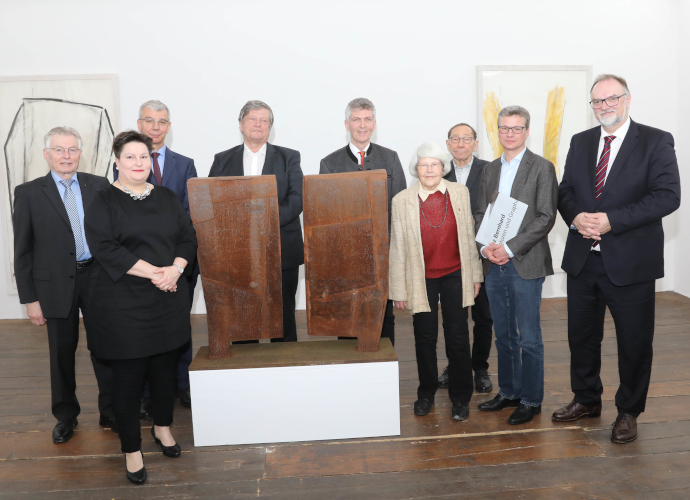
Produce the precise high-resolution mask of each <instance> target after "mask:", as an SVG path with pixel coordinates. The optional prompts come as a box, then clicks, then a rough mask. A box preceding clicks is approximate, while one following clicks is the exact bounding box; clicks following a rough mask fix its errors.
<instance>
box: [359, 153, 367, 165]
mask: <svg viewBox="0 0 690 500" xmlns="http://www.w3.org/2000/svg"><path fill="white" fill-rule="evenodd" d="M358 153H359V156H360V159H359V164H360V165H364V155H365V154H366V153H365V152H364V151H358Z"/></svg>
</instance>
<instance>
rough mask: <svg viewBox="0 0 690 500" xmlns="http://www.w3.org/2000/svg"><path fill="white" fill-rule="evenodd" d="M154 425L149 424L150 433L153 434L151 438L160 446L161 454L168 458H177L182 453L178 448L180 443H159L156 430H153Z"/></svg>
mask: <svg viewBox="0 0 690 500" xmlns="http://www.w3.org/2000/svg"><path fill="white" fill-rule="evenodd" d="M153 428H154V426H153V425H152V426H151V435H152V436H153V439H154V440H155V441H156V444H157V445H158V446H160V447H161V451H162V452H163V455H165V456H166V457H170V458H177V457H179V456H180V455H181V454H182V450H181V449H180V445H179V444H177V443H175V444H174V445H173V446H164V445H163V443H161V440H160V439H158V438H157V437H156V431H154V430H153Z"/></svg>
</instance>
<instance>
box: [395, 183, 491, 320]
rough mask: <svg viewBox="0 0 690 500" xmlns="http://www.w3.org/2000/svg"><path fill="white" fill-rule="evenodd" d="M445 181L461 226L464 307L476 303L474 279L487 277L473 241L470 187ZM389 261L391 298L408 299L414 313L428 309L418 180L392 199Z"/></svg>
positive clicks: (476, 281) (459, 242)
mask: <svg viewBox="0 0 690 500" xmlns="http://www.w3.org/2000/svg"><path fill="white" fill-rule="evenodd" d="M441 182H445V183H446V188H447V189H448V197H449V199H450V204H451V206H452V208H453V210H454V213H455V223H456V224H457V226H458V245H459V247H460V264H461V266H462V267H461V268H460V273H461V276H462V307H468V306H471V305H474V286H473V283H481V282H482V281H484V278H483V275H482V268H481V263H480V262H479V255H478V254H477V248H476V246H475V245H474V222H473V221H472V212H471V211H470V196H469V192H468V190H467V188H466V187H465V186H463V185H462V184H459V183H452V182H449V181H445V180H442V181H441ZM391 218H392V219H393V230H392V232H391V248H390V261H389V262H390V265H389V268H388V274H389V277H388V283H389V287H390V288H389V291H388V298H389V299H390V300H405V301H407V310H408V311H411V312H412V314H416V313H419V312H429V311H431V308H430V307H429V298H428V296H427V293H426V280H425V279H424V249H423V248H422V232H421V228H420V226H419V224H420V221H419V183H418V182H416V183H415V184H413V185H412V187H411V188H409V189H406V190H404V191H402V192H401V193H400V194H398V195H397V196H396V197H395V199H394V200H393V212H392V215H391Z"/></svg>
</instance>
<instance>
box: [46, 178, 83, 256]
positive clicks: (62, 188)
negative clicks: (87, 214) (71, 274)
mask: <svg viewBox="0 0 690 500" xmlns="http://www.w3.org/2000/svg"><path fill="white" fill-rule="evenodd" d="M50 175H52V176H53V180H54V181H55V185H56V186H57V188H58V191H59V192H60V199H61V200H64V199H65V192H66V191H67V188H66V187H65V186H63V185H62V183H60V181H61V180H62V177H60V176H59V175H58V174H56V173H55V172H53V171H52V170H51V171H50ZM70 179H74V182H73V183H72V185H71V186H70V188H71V189H72V192H73V193H74V200H75V201H76V202H77V212H79V226H80V227H81V238H82V241H83V242H84V253H83V254H81V256H79V255H77V258H79V257H81V258H79V260H88V259H90V258H91V257H92V256H91V252H90V251H89V244H88V243H87V241H86V233H85V232H84V201H83V199H82V197H81V187H80V186H79V179H77V173H76V172H74V175H72V177H70Z"/></svg>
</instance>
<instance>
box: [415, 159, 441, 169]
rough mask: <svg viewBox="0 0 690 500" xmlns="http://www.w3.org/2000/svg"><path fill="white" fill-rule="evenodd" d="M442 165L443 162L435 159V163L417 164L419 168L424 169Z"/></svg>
mask: <svg viewBox="0 0 690 500" xmlns="http://www.w3.org/2000/svg"><path fill="white" fill-rule="evenodd" d="M440 166H441V164H440V163H439V162H437V161H435V162H433V163H422V164H421V165H420V164H417V168H421V169H423V170H434V169H436V168H438V167H440Z"/></svg>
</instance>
